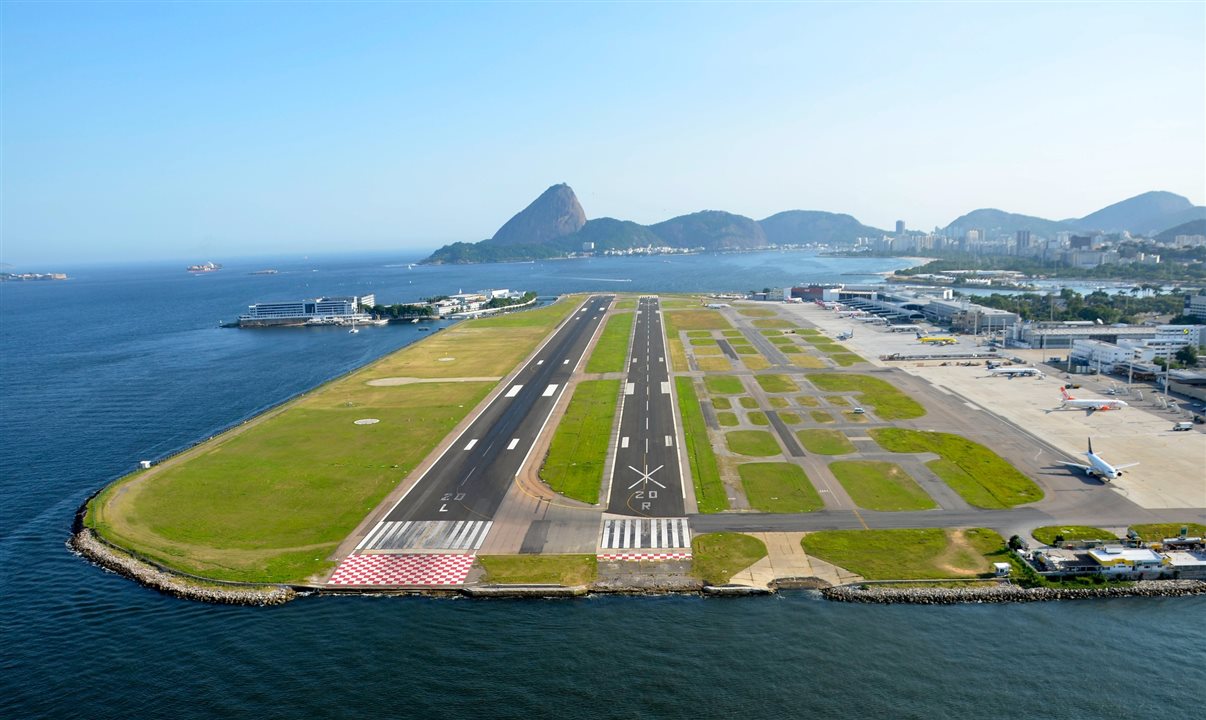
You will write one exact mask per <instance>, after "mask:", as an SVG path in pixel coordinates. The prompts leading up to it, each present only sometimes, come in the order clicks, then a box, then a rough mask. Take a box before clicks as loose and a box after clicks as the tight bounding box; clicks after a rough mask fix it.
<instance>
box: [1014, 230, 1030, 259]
mask: <svg viewBox="0 0 1206 720" xmlns="http://www.w3.org/2000/svg"><path fill="white" fill-rule="evenodd" d="M1015 250H1016V252H1017V254H1018V255H1025V254H1027V253H1028V252H1029V251H1030V231H1029V230H1018V232H1017V243H1016V248H1015Z"/></svg>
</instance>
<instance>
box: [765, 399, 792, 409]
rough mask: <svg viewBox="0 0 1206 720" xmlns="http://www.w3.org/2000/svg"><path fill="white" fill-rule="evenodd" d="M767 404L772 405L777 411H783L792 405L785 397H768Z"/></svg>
mask: <svg viewBox="0 0 1206 720" xmlns="http://www.w3.org/2000/svg"><path fill="white" fill-rule="evenodd" d="M766 402H768V403H770V406H771V407H773V408H774V409H776V410H781V409H783V408H785V407H788V406H789V405H790V404H791V403H789V402H787V398H784V397H768V398H767V399H766Z"/></svg>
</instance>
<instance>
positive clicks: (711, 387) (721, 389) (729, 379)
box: [704, 375, 745, 395]
mask: <svg viewBox="0 0 1206 720" xmlns="http://www.w3.org/2000/svg"><path fill="white" fill-rule="evenodd" d="M704 387H705V388H707V389H708V393H709V394H711V395H740V394H741V393H743V392H745V387H744V386H743V385H742V384H741V378H739V377H737V376H736V375H709V376H707V377H705V378H704Z"/></svg>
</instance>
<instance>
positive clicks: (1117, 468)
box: [1114, 463, 1139, 470]
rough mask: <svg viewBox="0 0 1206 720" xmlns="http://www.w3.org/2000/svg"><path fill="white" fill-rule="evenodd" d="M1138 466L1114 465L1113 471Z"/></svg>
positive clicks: (1134, 464)
mask: <svg viewBox="0 0 1206 720" xmlns="http://www.w3.org/2000/svg"><path fill="white" fill-rule="evenodd" d="M1138 464H1139V463H1127V464H1126V465H1115V466H1114V469H1115V470H1122V469H1125V468H1129V467H1135V466H1136V465H1138Z"/></svg>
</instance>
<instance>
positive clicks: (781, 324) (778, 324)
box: [753, 319, 792, 328]
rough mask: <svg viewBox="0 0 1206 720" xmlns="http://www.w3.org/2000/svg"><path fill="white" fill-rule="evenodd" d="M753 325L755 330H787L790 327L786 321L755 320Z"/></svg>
mask: <svg viewBox="0 0 1206 720" xmlns="http://www.w3.org/2000/svg"><path fill="white" fill-rule="evenodd" d="M753 325H754V327H756V328H789V327H791V325H792V324H791V323H789V322H788V321H786V320H779V319H767V320H755V321H754V322H753Z"/></svg>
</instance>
